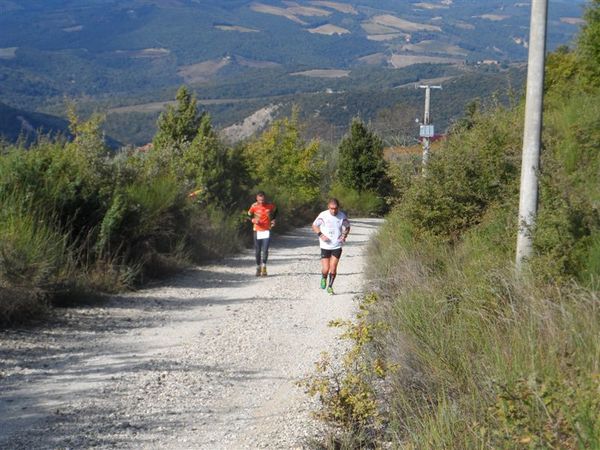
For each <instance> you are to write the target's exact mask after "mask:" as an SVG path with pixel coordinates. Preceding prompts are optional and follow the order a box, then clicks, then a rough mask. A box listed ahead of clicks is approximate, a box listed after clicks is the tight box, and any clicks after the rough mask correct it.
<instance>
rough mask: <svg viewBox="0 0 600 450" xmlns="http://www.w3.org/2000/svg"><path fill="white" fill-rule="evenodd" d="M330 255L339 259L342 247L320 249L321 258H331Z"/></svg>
mask: <svg viewBox="0 0 600 450" xmlns="http://www.w3.org/2000/svg"><path fill="white" fill-rule="evenodd" d="M332 256H335V257H336V258H337V259H340V256H342V247H340V248H336V249H334V250H327V249H324V248H322V249H321V259H323V258H331V257H332Z"/></svg>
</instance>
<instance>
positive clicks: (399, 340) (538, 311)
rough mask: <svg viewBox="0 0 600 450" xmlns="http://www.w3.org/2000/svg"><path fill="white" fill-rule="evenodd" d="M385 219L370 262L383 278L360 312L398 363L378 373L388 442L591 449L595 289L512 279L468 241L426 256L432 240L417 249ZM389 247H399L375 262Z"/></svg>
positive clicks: (599, 351)
mask: <svg viewBox="0 0 600 450" xmlns="http://www.w3.org/2000/svg"><path fill="white" fill-rule="evenodd" d="M397 225H398V222H397V221H394V220H393V219H392V221H391V222H388V223H387V224H386V225H385V226H384V229H383V231H382V232H381V235H380V238H379V239H380V242H379V244H378V248H379V249H380V250H379V251H377V250H375V251H374V253H373V256H372V260H371V263H372V265H373V267H374V271H375V272H376V273H379V274H380V275H382V278H384V279H386V280H392V281H391V282H389V283H386V284H385V285H384V286H383V287H382V289H381V292H380V295H381V296H382V298H384V299H385V301H382V302H377V303H375V306H374V307H373V308H372V310H371V312H372V313H373V314H374V318H373V320H374V321H375V322H377V321H385V323H386V324H387V329H388V330H389V331H388V333H387V334H386V335H384V336H382V337H381V341H380V342H378V345H379V348H380V349H382V350H380V352H381V354H382V355H383V357H385V358H386V360H387V361H388V363H394V364H397V365H398V367H399V370H398V371H397V372H395V373H393V374H392V375H390V376H389V377H388V382H389V383H390V390H391V392H390V393H389V397H388V400H389V402H390V412H389V414H390V415H389V418H388V419H389V424H390V426H389V429H388V433H389V436H388V439H392V440H393V441H394V442H397V443H402V445H403V446H405V448H415V449H416V448H520V447H521V446H523V445H524V447H525V448H538V447H541V448H578V446H580V448H597V446H598V445H600V431H599V430H600V414H599V411H600V408H599V406H600V396H598V392H599V391H598V389H600V341H599V340H598V336H600V306H599V303H598V295H597V292H595V291H591V290H588V289H585V288H582V287H580V286H577V285H576V284H572V285H567V286H552V285H547V284H540V283H537V282H536V281H534V278H533V277H531V278H529V279H527V278H517V277H515V275H514V272H513V268H512V266H511V265H510V264H503V263H502V261H505V260H506V259H505V258H503V259H499V258H496V257H494V256H490V255H485V253H483V254H482V251H481V250H482V247H481V246H480V244H479V243H478V242H477V241H478V240H479V238H480V236H473V238H471V239H470V236H469V237H466V239H465V242H464V243H461V244H460V245H459V246H457V247H456V248H455V249H452V250H450V251H449V252H448V253H447V254H446V255H444V256H442V257H439V256H438V257H436V258H430V257H429V256H428V253H429V252H428V249H427V248H428V246H430V245H435V243H434V242H431V241H430V242H427V243H425V245H424V247H425V249H422V248H419V247H420V243H419V244H417V245H416V246H415V243H414V242H415V241H414V239H412V238H411V237H410V236H408V235H404V236H402V235H401V234H400V235H399V234H398V233H396V226H397ZM401 226H402V225H401ZM404 226H406V224H404ZM474 234H477V233H474ZM398 241H400V242H398ZM390 245H397V246H401V247H402V248H403V252H402V253H400V254H396V258H393V259H391V258H386V257H383V256H382V257H380V256H381V255H383V254H385V253H387V250H388V248H389V246H390ZM415 247H417V248H415ZM382 249H383V250H382ZM423 250H424V251H423ZM484 250H485V249H484ZM415 268H416V270H415ZM525 444H527V445H525ZM529 444H530V445H529Z"/></svg>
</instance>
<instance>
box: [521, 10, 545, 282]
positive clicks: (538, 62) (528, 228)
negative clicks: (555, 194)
mask: <svg viewBox="0 0 600 450" xmlns="http://www.w3.org/2000/svg"><path fill="white" fill-rule="evenodd" d="M547 22H548V0H533V1H532V4H531V26H530V31H529V62H528V66H527V95H526V98H525V129H524V132H523V157H522V163H521V188H520V196H519V233H518V237H517V252H516V268H517V271H518V272H520V271H521V269H522V267H523V264H524V262H525V261H526V260H527V259H528V258H529V257H531V255H532V253H533V236H532V230H533V227H534V226H535V220H536V216H537V206H538V171H539V167H540V146H541V140H542V119H543V117H542V109H543V100H544V63H545V57H546V26H547Z"/></svg>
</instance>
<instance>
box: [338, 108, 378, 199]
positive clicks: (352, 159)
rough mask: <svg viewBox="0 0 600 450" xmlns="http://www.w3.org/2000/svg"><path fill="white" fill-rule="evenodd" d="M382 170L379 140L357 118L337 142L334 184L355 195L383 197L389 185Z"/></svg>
mask: <svg viewBox="0 0 600 450" xmlns="http://www.w3.org/2000/svg"><path fill="white" fill-rule="evenodd" d="M386 169H387V163H386V161H385V159H384V158H383V141H382V140H381V138H379V136H377V135H376V134H375V133H373V132H372V131H371V130H369V128H368V127H367V126H366V125H365V124H364V123H363V122H362V121H361V120H360V119H354V120H353V121H352V124H351V125H350V132H349V133H348V134H347V135H346V136H345V137H344V138H343V139H342V142H341V143H340V147H339V168H338V181H339V182H340V184H341V185H342V186H343V187H346V188H350V189H354V190H355V191H357V192H359V193H361V192H364V191H372V192H375V193H377V194H380V195H385V194H386V193H387V189H388V186H389V182H388V177H387V175H386Z"/></svg>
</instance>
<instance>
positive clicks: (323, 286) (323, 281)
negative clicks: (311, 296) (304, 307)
mask: <svg viewBox="0 0 600 450" xmlns="http://www.w3.org/2000/svg"><path fill="white" fill-rule="evenodd" d="M326 287H327V278H323V277H321V289H325V288H326Z"/></svg>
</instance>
